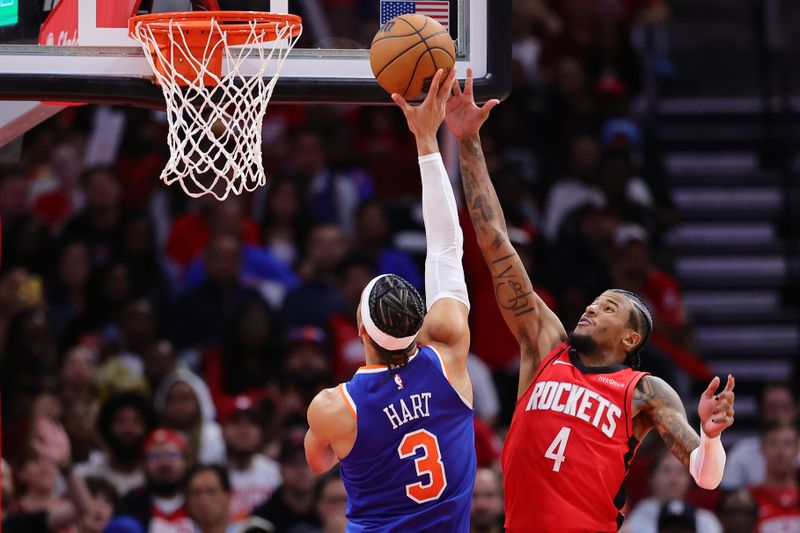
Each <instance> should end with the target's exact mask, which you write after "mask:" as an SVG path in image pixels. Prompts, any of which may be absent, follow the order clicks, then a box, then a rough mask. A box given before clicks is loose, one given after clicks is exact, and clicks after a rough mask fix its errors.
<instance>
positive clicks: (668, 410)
mask: <svg viewBox="0 0 800 533" xmlns="http://www.w3.org/2000/svg"><path fill="white" fill-rule="evenodd" d="M719 384H720V380H719V378H718V377H715V378H714V379H713V380H711V383H710V384H709V385H708V388H707V389H706V390H705V392H703V394H702V396H701V397H700V403H699V404H698V407H697V412H698V414H699V415H700V428H701V431H700V435H698V434H697V432H696V431H695V430H694V429H692V427H691V426H690V425H689V422H688V420H687V419H686V410H685V409H684V408H683V403H682V402H681V399H680V398H679V397H678V394H677V393H676V392H675V390H674V389H673V388H672V387H670V386H669V385H668V384H667V383H666V382H665V381H664V380H663V379H660V378H657V377H654V376H645V377H644V378H642V379H641V380H640V381H639V383H638V385H637V387H636V391H635V392H634V395H633V409H634V412H637V411H638V414H637V415H636V418H635V419H634V420H635V426H634V427H635V428H636V427H637V426H638V427H639V431H637V433H638V434H637V438H641V437H643V436H644V434H646V432H647V431H648V430H649V429H650V428H651V427H652V428H655V429H656V431H658V433H659V435H661V438H662V439H663V440H664V445H665V446H666V447H667V449H669V451H670V452H672V454H673V455H674V456H675V457H677V458H678V459H679V460H680V461H681V462H682V463H683V464H684V466H686V468H688V469H689V473H690V474H691V475H692V477H693V478H694V480H695V482H696V483H697V484H698V485H699V486H700V487H702V488H704V489H709V490H712V489H715V488H717V486H718V485H719V483H720V481H722V473H723V471H724V470H725V449H724V448H723V447H722V442H721V441H720V435H721V434H722V432H723V431H724V430H725V429H726V428H728V427H730V426H731V424H733V414H734V411H733V401H734V393H733V387H734V385H735V380H734V379H733V376H730V375H729V376H728V382H727V384H726V385H725V389H724V390H723V391H722V392H721V393H719V394H714V392H715V391H716V390H717V388H718V387H719ZM639 418H641V420H642V421H643V424H641V425H639V424H638V423H637V422H636V419H639Z"/></svg>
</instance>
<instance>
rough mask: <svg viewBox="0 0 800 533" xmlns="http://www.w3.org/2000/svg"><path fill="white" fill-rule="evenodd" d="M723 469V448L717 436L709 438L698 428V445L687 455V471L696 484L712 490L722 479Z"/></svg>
mask: <svg viewBox="0 0 800 533" xmlns="http://www.w3.org/2000/svg"><path fill="white" fill-rule="evenodd" d="M724 471H725V448H723V447H722V441H721V440H720V438H719V436H716V437H714V438H713V439H710V438H708V437H707V436H706V434H705V433H703V429H702V428H700V446H698V447H697V448H695V449H694V450H693V451H692V454H691V455H690V456H689V473H690V474H691V475H692V477H693V478H694V480H695V482H696V483H697V485H698V486H699V487H701V488H704V489H706V490H714V489H716V488H717V486H719V483H720V481H722V474H723V472H724Z"/></svg>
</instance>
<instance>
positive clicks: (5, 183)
mask: <svg viewBox="0 0 800 533" xmlns="http://www.w3.org/2000/svg"><path fill="white" fill-rule="evenodd" d="M29 189H30V187H29V184H28V180H27V179H26V178H25V169H24V168H21V167H16V168H15V167H10V168H2V169H0V217H2V219H3V226H4V227H3V236H4V237H6V236H7V235H8V233H7V232H8V230H9V229H10V228H9V226H7V225H8V224H10V223H12V222H13V221H14V220H15V219H17V218H22V217H26V216H27V215H28V213H29V207H28V195H29ZM3 240H4V241H5V239H3ZM4 246H5V245H4ZM4 251H5V250H4ZM3 255H5V254H3Z"/></svg>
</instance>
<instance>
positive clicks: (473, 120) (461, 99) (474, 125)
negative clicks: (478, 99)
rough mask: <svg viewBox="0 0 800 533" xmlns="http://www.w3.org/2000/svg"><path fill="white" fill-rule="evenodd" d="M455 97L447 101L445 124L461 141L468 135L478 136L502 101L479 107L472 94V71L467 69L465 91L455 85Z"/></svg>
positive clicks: (495, 100) (492, 101)
mask: <svg viewBox="0 0 800 533" xmlns="http://www.w3.org/2000/svg"><path fill="white" fill-rule="evenodd" d="M453 92H454V94H453V96H452V97H451V98H450V100H448V101H447V114H446V115H445V123H446V124H447V127H448V128H449V129H450V131H451V132H453V135H455V136H456V137H458V138H459V139H461V138H462V137H465V136H467V135H477V134H478V131H479V130H480V129H481V126H482V125H483V123H484V122H486V119H487V118H489V113H490V112H491V110H492V109H493V108H494V106H496V105H497V104H499V103H500V100H497V99H493V100H489V101H488V102H486V103H485V104H483V107H478V105H477V104H476V103H475V97H474V94H473V92H472V69H471V68H470V69H467V80H466V81H465V82H464V90H463V91H462V90H461V87H460V86H459V84H458V82H456V83H455V84H454V85H453Z"/></svg>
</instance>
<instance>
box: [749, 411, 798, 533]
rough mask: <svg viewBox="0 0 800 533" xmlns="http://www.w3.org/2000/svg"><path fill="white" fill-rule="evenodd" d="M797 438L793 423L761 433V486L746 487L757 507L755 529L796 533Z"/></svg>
mask: <svg viewBox="0 0 800 533" xmlns="http://www.w3.org/2000/svg"><path fill="white" fill-rule="evenodd" d="M799 439H800V437H799V436H798V430H797V427H796V426H795V425H794V423H788V422H774V423H771V424H768V425H766V426H765V427H764V429H763V431H762V433H761V453H762V454H763V456H764V461H765V467H766V468H765V475H764V481H763V483H761V484H759V485H756V486H753V487H750V492H751V493H752V494H753V496H754V497H755V499H756V503H757V504H758V530H759V531H761V532H764V533H766V532H769V531H800V499H799V498H798V481H797V454H798V452H800V440H799Z"/></svg>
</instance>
